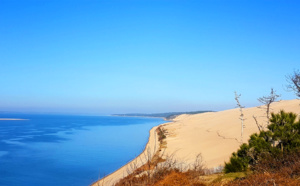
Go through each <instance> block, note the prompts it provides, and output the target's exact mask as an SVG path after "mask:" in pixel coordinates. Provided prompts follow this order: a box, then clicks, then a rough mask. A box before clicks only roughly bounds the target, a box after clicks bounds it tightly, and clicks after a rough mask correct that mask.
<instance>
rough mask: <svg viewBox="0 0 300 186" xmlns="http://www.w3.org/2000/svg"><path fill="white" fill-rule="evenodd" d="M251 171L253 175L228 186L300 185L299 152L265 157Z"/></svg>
mask: <svg viewBox="0 0 300 186" xmlns="http://www.w3.org/2000/svg"><path fill="white" fill-rule="evenodd" d="M252 169H253V174H251V175H249V176H247V177H246V178H244V179H237V180H235V181H232V182H230V183H228V185H291V186H293V185H300V151H297V152H293V153H286V154H282V155H279V156H277V157H271V156H265V157H264V158H263V159H261V160H260V161H259V162H258V164H257V165H255V166H253V167H252Z"/></svg>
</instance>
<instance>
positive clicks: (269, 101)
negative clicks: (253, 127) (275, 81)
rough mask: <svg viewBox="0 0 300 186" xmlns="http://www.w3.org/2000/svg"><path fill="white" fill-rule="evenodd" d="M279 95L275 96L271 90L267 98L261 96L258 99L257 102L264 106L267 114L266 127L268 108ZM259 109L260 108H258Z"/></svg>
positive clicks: (268, 117) (268, 115)
mask: <svg viewBox="0 0 300 186" xmlns="http://www.w3.org/2000/svg"><path fill="white" fill-rule="evenodd" d="M279 97H280V95H278V94H276V91H275V90H274V89H273V88H271V92H270V95H269V96H263V97H260V98H258V99H257V100H258V101H259V102H261V103H262V104H264V105H265V106H266V108H265V109H266V114H267V125H269V124H270V106H271V104H272V103H273V102H275V101H276V100H277V98H279ZM260 108H261V107H260ZM255 121H257V120H255ZM262 130H264V126H262Z"/></svg>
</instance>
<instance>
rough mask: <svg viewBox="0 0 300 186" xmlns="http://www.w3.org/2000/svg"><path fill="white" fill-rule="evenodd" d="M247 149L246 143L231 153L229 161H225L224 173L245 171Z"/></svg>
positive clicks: (247, 163) (247, 158)
mask: <svg viewBox="0 0 300 186" xmlns="http://www.w3.org/2000/svg"><path fill="white" fill-rule="evenodd" d="M248 150H249V146H248V145H247V144H245V143H244V144H243V145H241V147H240V149H239V150H238V151H237V153H235V152H234V153H232V156H231V158H230V163H225V167H224V171H225V173H229V172H241V171H245V170H247V168H248V165H249V160H250V159H249V157H248V156H247V152H248Z"/></svg>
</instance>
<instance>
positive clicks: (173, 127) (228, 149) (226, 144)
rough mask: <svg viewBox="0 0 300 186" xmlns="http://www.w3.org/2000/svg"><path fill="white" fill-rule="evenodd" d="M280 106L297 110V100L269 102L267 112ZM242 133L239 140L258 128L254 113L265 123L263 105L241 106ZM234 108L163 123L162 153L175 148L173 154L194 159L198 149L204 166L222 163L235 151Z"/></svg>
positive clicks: (236, 122)
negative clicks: (164, 135) (164, 137)
mask: <svg viewBox="0 0 300 186" xmlns="http://www.w3.org/2000/svg"><path fill="white" fill-rule="evenodd" d="M281 109H283V110H285V111H286V112H294V113H297V114H298V115H299V114H300V100H289V101H280V102H276V103H273V104H272V105H271V112H274V113H277V112H279V111H280V110H281ZM243 113H244V118H245V121H244V125H245V128H244V135H243V138H244V139H243V142H247V140H248V139H249V136H250V135H251V134H253V133H255V132H258V127H257V125H256V123H255V120H254V119H253V116H255V117H257V120H258V123H260V124H264V123H265V124H266V123H267V118H266V109H265V107H263V106H262V107H261V108H258V107H253V108H245V109H243ZM239 118H240V111H239V109H238V108H236V109H232V110H225V111H221V112H211V113H203V114H196V115H180V116H178V117H177V118H175V120H174V122H172V123H168V124H163V126H164V128H165V129H167V131H169V136H167V148H166V153H167V154H171V153H173V152H176V155H175V156H176V158H178V160H179V161H180V160H181V161H184V162H186V163H191V162H193V161H194V160H195V156H196V155H197V154H199V153H201V154H202V157H203V159H204V161H205V163H206V165H207V167H208V168H214V167H217V166H219V165H223V164H224V161H228V160H229V157H230V155H231V154H232V152H234V151H236V150H237V149H238V148H239V146H240V141H241V120H240V119H239Z"/></svg>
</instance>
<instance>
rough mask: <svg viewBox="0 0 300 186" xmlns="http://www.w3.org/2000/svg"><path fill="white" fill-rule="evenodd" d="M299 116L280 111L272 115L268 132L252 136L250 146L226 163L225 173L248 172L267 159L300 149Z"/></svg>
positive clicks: (242, 147) (245, 146) (243, 148)
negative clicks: (250, 168) (297, 119)
mask: <svg viewBox="0 0 300 186" xmlns="http://www.w3.org/2000/svg"><path fill="white" fill-rule="evenodd" d="M296 118H297V115H296V114H294V113H286V112H284V111H280V112H279V113H278V114H274V113H272V114H271V119H270V125H269V126H268V129H269V130H268V131H261V132H260V133H259V134H252V135H251V136H250V139H249V141H248V144H243V145H241V146H240V149H239V150H238V151H237V153H233V154H232V156H231V158H230V161H229V162H228V163H225V168H224V171H225V172H226V173H228V172H239V171H246V170H247V169H248V167H249V165H250V166H254V165H256V164H257V163H258V162H259V161H261V160H262V159H264V158H266V157H268V156H269V157H277V156H279V155H280V154H285V153H289V152H292V151H295V150H297V149H299V147H300V121H298V122H296Z"/></svg>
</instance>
